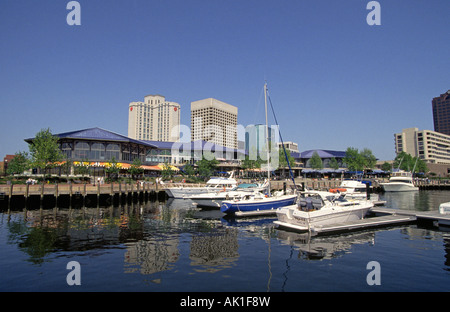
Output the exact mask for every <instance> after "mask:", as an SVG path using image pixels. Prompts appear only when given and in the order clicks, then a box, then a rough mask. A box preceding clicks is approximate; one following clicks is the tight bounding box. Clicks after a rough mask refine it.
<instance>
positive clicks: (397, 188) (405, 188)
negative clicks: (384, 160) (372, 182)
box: [381, 182, 419, 192]
mask: <svg viewBox="0 0 450 312" xmlns="http://www.w3.org/2000/svg"><path fill="white" fill-rule="evenodd" d="M381 186H382V187H383V189H384V191H385V192H411V191H418V190H419V187H417V186H414V185H412V184H410V183H401V182H389V183H382V184H381Z"/></svg>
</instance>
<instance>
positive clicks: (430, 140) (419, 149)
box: [394, 128, 450, 164]
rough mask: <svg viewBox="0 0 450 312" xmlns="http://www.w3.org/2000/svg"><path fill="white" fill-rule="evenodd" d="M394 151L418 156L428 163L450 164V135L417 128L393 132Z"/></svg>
mask: <svg viewBox="0 0 450 312" xmlns="http://www.w3.org/2000/svg"><path fill="white" fill-rule="evenodd" d="M394 137H395V152H396V153H397V154H399V153H401V152H405V153H407V154H410V155H411V156H413V157H417V156H419V158H420V159H423V160H424V161H425V162H426V163H428V164H450V135H446V134H443V133H440V132H436V131H431V130H420V131H419V129H418V128H408V129H403V130H402V132H401V133H396V134H394Z"/></svg>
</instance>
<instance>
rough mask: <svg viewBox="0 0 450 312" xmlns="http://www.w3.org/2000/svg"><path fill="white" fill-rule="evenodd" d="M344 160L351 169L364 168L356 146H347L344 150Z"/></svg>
mask: <svg viewBox="0 0 450 312" xmlns="http://www.w3.org/2000/svg"><path fill="white" fill-rule="evenodd" d="M344 162H345V163H346V164H347V168H348V169H349V170H351V171H358V170H363V169H364V160H363V158H362V157H361V155H360V154H359V152H358V149H357V148H353V147H349V148H347V150H346V151H345V157H344Z"/></svg>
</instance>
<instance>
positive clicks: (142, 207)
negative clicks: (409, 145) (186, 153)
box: [0, 191, 450, 293]
mask: <svg viewBox="0 0 450 312" xmlns="http://www.w3.org/2000/svg"><path fill="white" fill-rule="evenodd" d="M380 199H382V200H386V201H387V203H386V207H390V208H398V209H412V210H423V211H428V210H438V207H439V204H440V203H443V202H448V201H450V191H418V192H409V193H384V194H380ZM275 220H276V217H275V216H267V217H257V218H244V219H225V218H224V216H223V214H222V213H221V212H220V211H218V210H201V209H198V208H196V207H195V206H193V205H192V202H191V201H189V200H170V199H169V200H166V201H147V202H143V203H139V202H137V203H134V204H131V205H127V206H121V207H98V208H72V209H69V208H51V209H46V208H39V207H37V208H36V209H26V210H25V209H22V208H20V209H10V210H3V211H0V250H1V251H0V271H1V272H0V291H3V292H31V291H32V292H54V291H55V292H78V291H83V292H92V291H95V292H98V291H101V292H116V291H122V292H136V291H138V292H190V293H191V292H230V291H231V292H264V293H265V292H304V291H306V292H309V291H314V292H315V291H319V292H334V291H339V292H342V291H344V292H347V291H361V292H372V291H383V292H386V291H387V292H394V291H395V292H397V291H402V292H403V291H407V292H410V291H411V292H412V291H414V292H415V291H425V292H428V291H450V232H447V230H449V231H450V229H446V228H437V227H433V226H430V227H428V226H427V227H424V226H422V225H416V224H409V225H402V226H390V227H383V228H377V229H370V230H362V231H354V232H348V233H341V234H336V235H324V236H315V237H310V235H309V234H308V233H293V232H287V231H283V230H281V229H278V228H277V227H276V226H275V225H274V224H273V221H275ZM69 263H72V264H73V263H76V264H79V266H78V267H76V266H71V265H70V264H69ZM374 263H375V264H376V265H377V266H372V265H371V264H374ZM75 270H76V272H75ZM375 270H376V271H375ZM75 273H76V278H78V280H77V279H76V278H75V280H72V279H71V277H72V276H75ZM374 276H375V279H374ZM74 281H77V282H78V283H75V282H74ZM373 281H376V282H375V283H374V282H373Z"/></svg>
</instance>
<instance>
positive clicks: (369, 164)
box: [360, 148, 377, 169]
mask: <svg viewBox="0 0 450 312" xmlns="http://www.w3.org/2000/svg"><path fill="white" fill-rule="evenodd" d="M360 155H361V157H362V161H363V166H364V167H363V168H364V169H371V168H374V167H375V165H376V163H377V158H376V157H375V156H374V155H373V154H372V150H370V149H368V148H364V149H363V150H362V151H361V152H360Z"/></svg>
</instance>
